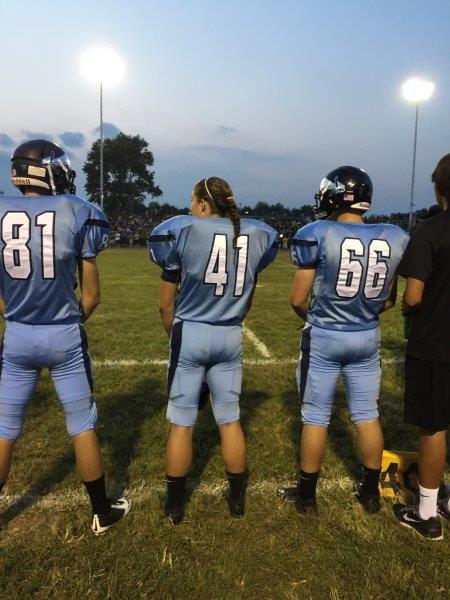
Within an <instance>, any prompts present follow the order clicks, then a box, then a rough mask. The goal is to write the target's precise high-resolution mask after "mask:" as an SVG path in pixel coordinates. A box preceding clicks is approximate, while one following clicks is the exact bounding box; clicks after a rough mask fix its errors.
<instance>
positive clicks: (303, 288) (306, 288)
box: [291, 267, 316, 320]
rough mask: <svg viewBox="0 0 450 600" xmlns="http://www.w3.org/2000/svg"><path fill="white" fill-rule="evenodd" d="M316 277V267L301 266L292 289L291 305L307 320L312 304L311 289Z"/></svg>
mask: <svg viewBox="0 0 450 600" xmlns="http://www.w3.org/2000/svg"><path fill="white" fill-rule="evenodd" d="M315 277H316V270H315V269H306V268H302V267H299V269H298V270H297V272H296V273H295V275H294V284H293V286H292V291H291V306H292V308H293V309H294V312H295V313H297V315H298V316H299V317H301V318H302V319H305V320H306V315H307V314H308V310H309V305H310V296H311V290H312V287H313V285H314V279H315Z"/></svg>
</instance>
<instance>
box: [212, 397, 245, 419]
mask: <svg viewBox="0 0 450 600" xmlns="http://www.w3.org/2000/svg"><path fill="white" fill-rule="evenodd" d="M212 410H213V414H214V419H215V420H216V423H217V425H226V424H227V423H233V422H234V421H239V417H240V409H239V396H236V398H235V399H233V400H229V401H227V402H212Z"/></svg>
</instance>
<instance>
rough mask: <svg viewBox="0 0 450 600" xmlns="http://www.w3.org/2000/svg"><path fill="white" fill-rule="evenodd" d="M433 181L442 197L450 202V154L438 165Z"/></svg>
mask: <svg viewBox="0 0 450 600" xmlns="http://www.w3.org/2000/svg"><path fill="white" fill-rule="evenodd" d="M431 181H432V182H433V183H434V185H435V186H436V190H437V191H438V193H439V194H441V196H444V198H446V200H448V201H449V202H450V154H446V155H445V156H443V157H442V158H441V160H440V161H439V162H438V164H437V165H436V168H435V170H434V171H433V175H432V176H431Z"/></svg>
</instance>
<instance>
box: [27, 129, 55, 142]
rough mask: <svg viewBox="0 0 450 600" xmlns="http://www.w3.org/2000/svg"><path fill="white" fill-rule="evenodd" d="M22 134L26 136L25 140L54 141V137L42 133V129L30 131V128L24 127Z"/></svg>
mask: <svg viewBox="0 0 450 600" xmlns="http://www.w3.org/2000/svg"><path fill="white" fill-rule="evenodd" d="M22 134H23V135H24V136H25V140H24V141H27V140H49V141H50V142H53V137H52V136H51V135H50V134H48V133H42V132H41V131H28V129H22Z"/></svg>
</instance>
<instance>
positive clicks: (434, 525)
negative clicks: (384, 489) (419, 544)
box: [393, 503, 444, 541]
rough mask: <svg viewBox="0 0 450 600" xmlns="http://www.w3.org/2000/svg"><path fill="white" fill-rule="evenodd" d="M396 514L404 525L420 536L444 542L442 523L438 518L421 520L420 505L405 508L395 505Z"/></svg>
mask: <svg viewBox="0 0 450 600" xmlns="http://www.w3.org/2000/svg"><path fill="white" fill-rule="evenodd" d="M393 510H394V514H395V516H396V517H397V519H398V520H399V521H400V523H401V524H402V525H404V526H405V527H409V528H410V529H414V531H416V532H417V533H418V534H419V535H421V536H422V537H424V538H426V539H428V540H435V541H438V540H442V539H443V537H444V535H443V533H442V523H441V520H440V519H439V518H438V517H430V518H429V519H421V518H420V515H419V507H418V505H414V506H405V505H404V504H400V503H398V504H394V507H393Z"/></svg>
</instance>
